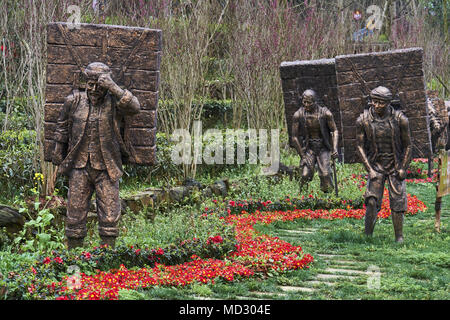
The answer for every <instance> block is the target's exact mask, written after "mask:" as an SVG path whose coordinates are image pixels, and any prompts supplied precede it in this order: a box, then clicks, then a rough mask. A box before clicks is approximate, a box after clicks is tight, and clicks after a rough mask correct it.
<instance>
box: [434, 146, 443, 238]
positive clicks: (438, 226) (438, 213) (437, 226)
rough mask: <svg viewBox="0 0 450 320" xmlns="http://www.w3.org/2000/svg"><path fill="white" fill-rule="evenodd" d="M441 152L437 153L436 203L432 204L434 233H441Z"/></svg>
mask: <svg viewBox="0 0 450 320" xmlns="http://www.w3.org/2000/svg"><path fill="white" fill-rule="evenodd" d="M441 155H442V152H440V153H439V162H438V170H437V181H436V201H435V203H434V210H435V217H434V228H435V230H436V232H441V205H442V197H441V196H439V183H440V181H441V169H442V157H441Z"/></svg>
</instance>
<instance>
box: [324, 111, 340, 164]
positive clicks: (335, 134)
mask: <svg viewBox="0 0 450 320" xmlns="http://www.w3.org/2000/svg"><path fill="white" fill-rule="evenodd" d="M327 124H328V128H329V130H330V134H331V142H332V148H333V150H332V156H333V157H334V158H337V156H338V143H339V131H338V129H337V126H336V122H335V121H334V117H333V114H332V113H331V112H330V111H327Z"/></svg>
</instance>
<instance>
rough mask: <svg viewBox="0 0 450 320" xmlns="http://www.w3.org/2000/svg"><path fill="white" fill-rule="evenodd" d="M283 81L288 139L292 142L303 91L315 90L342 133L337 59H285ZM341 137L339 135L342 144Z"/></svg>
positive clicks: (282, 67)
mask: <svg viewBox="0 0 450 320" xmlns="http://www.w3.org/2000/svg"><path fill="white" fill-rule="evenodd" d="M280 76H281V84H282V88H283V97H284V105H285V109H284V110H285V115H286V122H287V125H288V133H289V142H290V145H291V146H293V145H292V137H291V130H292V116H293V115H294V113H295V112H296V111H297V110H298V108H300V104H299V103H300V100H301V99H300V100H299V97H301V95H302V93H303V91H305V90H307V89H313V90H314V91H316V93H317V95H318V98H319V99H320V100H322V102H323V104H324V105H325V106H326V107H327V108H328V109H329V110H330V111H331V112H332V113H333V116H334V121H335V122H336V125H337V127H338V130H339V135H341V132H342V130H341V115H340V111H339V100H338V96H337V88H336V69H335V61H334V59H321V60H303V61H289V62H282V63H281V66H280ZM341 141H342V137H340V138H339V143H340V145H341Z"/></svg>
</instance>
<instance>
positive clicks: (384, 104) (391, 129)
mask: <svg viewBox="0 0 450 320" xmlns="http://www.w3.org/2000/svg"><path fill="white" fill-rule="evenodd" d="M370 99H371V102H370V107H369V109H366V110H364V112H363V113H362V114H361V115H360V116H359V117H358V119H357V121H356V127H357V128H356V130H357V131H356V139H357V147H356V148H357V152H358V153H359V156H360V157H361V161H362V163H363V164H364V167H365V168H366V170H367V172H368V174H369V178H368V181H367V189H366V193H365V195H364V197H365V204H366V216H365V234H366V235H368V236H371V235H372V233H373V229H374V227H375V222H376V220H377V214H378V211H379V210H380V209H381V203H382V199H383V191H384V183H385V181H386V180H387V181H388V190H389V200H390V208H391V215H392V222H393V225H394V233H395V241H396V242H403V216H404V213H405V211H406V209H407V194H406V183H405V178H406V170H407V168H408V166H409V163H410V161H411V157H412V146H411V137H410V129H409V122H408V118H407V117H406V116H405V115H404V114H403V113H402V112H401V111H398V110H394V108H393V107H392V106H391V105H390V102H391V100H392V93H391V92H390V90H389V89H387V88H385V87H382V86H380V87H377V88H375V89H373V90H372V91H371V93H370Z"/></svg>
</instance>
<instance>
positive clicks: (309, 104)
mask: <svg viewBox="0 0 450 320" xmlns="http://www.w3.org/2000/svg"><path fill="white" fill-rule="evenodd" d="M302 103H303V105H304V106H305V109H306V111H313V106H314V98H313V97H312V96H304V97H303V99H302Z"/></svg>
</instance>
